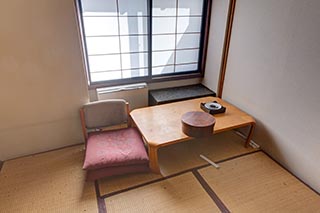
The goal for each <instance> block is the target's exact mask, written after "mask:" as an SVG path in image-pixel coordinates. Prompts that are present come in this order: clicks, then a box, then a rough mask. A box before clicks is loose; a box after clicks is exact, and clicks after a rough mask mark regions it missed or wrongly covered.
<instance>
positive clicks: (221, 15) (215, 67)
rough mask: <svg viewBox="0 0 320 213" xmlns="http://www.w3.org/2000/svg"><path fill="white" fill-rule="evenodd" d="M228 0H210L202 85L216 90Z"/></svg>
mask: <svg viewBox="0 0 320 213" xmlns="http://www.w3.org/2000/svg"><path fill="white" fill-rule="evenodd" d="M228 7H229V0H212V11H211V21H210V33H209V43H208V52H207V62H206V71H205V75H204V79H203V81H202V83H203V85H205V86H206V87H208V88H209V89H211V90H213V91H215V92H217V91H218V82H219V73H220V65H221V58H222V51H223V44H224V37H225V30H226V23H227V17H228Z"/></svg>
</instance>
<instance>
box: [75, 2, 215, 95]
mask: <svg viewBox="0 0 320 213" xmlns="http://www.w3.org/2000/svg"><path fill="white" fill-rule="evenodd" d="M132 1H134V0H132ZM176 1H178V0H176ZM152 2H153V1H152V0H147V7H148V8H147V9H148V17H149V19H148V23H147V24H148V28H147V31H148V35H147V36H148V50H147V52H148V75H147V76H142V77H133V78H125V79H115V80H106V81H99V82H92V81H91V76H90V67H89V63H88V51H87V43H86V39H85V31H84V25H83V16H82V6H81V0H75V6H76V13H77V18H78V27H79V33H80V38H81V48H82V57H83V60H84V65H85V72H86V75H87V79H88V87H89V89H95V88H100V87H107V86H120V85H125V84H134V83H142V82H146V83H156V82H164V81H174V80H182V79H192V78H202V77H203V76H204V73H205V65H206V56H207V54H206V53H207V49H208V38H209V28H210V17H211V6H212V0H203V8H202V18H201V32H200V46H199V57H198V70H195V71H186V72H177V73H167V74H161V75H156V76H152V21H151V20H152Z"/></svg>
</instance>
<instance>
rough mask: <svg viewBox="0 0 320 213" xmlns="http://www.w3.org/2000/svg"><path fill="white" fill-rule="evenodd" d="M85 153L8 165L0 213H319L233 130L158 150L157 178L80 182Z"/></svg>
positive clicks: (2, 175) (317, 204)
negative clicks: (208, 161) (159, 173)
mask: <svg viewBox="0 0 320 213" xmlns="http://www.w3.org/2000/svg"><path fill="white" fill-rule="evenodd" d="M200 154H203V155H205V156H207V157H208V158H210V159H212V160H213V161H215V162H218V163H219V165H220V166H221V168H220V169H215V168H214V167H212V166H209V165H208V164H207V163H206V162H205V161H203V160H202V159H201V158H199V155H200ZM83 156H84V151H83V146H74V147H69V148H65V149H62V150H57V151H52V152H48V153H44V154H39V155H34V156H30V157H24V158H19V159H16V160H12V161H6V162H5V163H4V165H3V168H2V170H1V172H0V212H1V213H2V212H108V213H109V212H221V211H222V212H320V196H319V195H318V194H317V193H315V192H314V191H312V190H311V189H309V188H308V187H307V186H306V185H304V184H303V183H301V182H300V181H299V180H298V179H296V178H295V177H294V176H292V175H291V174H289V173H288V172H287V171H286V170H284V169H283V168H282V167H281V166H279V165H278V164H277V163H275V162H274V161H273V160H272V159H270V158H269V157H268V156H267V155H265V154H264V153H263V152H262V151H259V150H255V149H252V148H244V146H243V140H242V139H241V138H239V137H238V136H237V135H235V134H234V133H233V132H229V133H222V134H218V135H214V136H212V137H210V138H207V139H201V140H199V139H198V140H193V141H189V142H186V143H181V144H176V145H172V146H169V147H166V148H162V149H160V152H159V159H160V165H161V171H162V175H157V174H152V173H142V174H131V175H124V176H118V177H112V178H105V179H102V180H100V181H97V182H95V183H93V182H85V181H84V177H85V173H84V172H83V171H82V169H81V165H82V162H83Z"/></svg>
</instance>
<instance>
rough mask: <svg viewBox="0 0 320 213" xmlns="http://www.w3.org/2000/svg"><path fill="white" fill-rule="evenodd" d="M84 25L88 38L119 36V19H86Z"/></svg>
mask: <svg viewBox="0 0 320 213" xmlns="http://www.w3.org/2000/svg"><path fill="white" fill-rule="evenodd" d="M83 24H84V30H85V34H86V36H101V35H118V19H117V17H84V18H83ZM101 26H104V27H101Z"/></svg>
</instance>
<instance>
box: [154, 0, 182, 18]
mask: <svg viewBox="0 0 320 213" xmlns="http://www.w3.org/2000/svg"><path fill="white" fill-rule="evenodd" d="M152 4H153V5H152V7H153V8H152V15H153V16H176V10H177V9H176V7H177V6H176V1H175V0H153V3H152Z"/></svg>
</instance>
